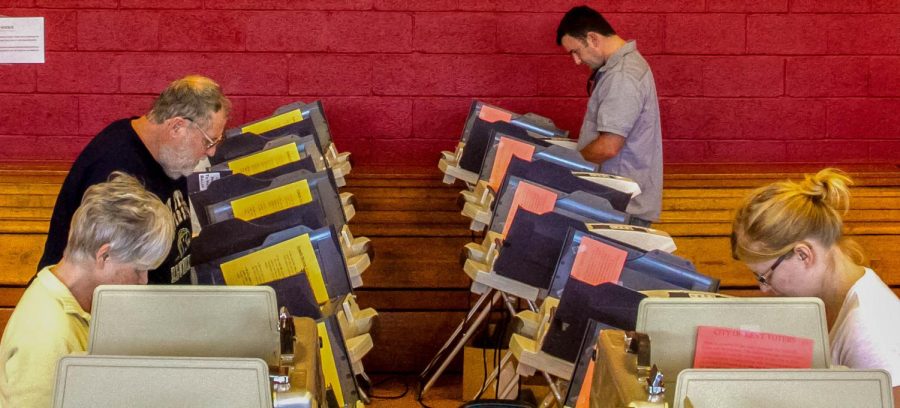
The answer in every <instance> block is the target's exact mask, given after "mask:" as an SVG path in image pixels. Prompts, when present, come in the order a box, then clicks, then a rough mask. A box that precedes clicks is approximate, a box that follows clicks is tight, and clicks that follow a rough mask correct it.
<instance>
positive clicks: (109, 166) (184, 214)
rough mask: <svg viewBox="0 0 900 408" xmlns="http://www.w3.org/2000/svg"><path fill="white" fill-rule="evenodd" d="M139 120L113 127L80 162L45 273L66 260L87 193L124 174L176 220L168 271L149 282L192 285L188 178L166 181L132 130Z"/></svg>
mask: <svg viewBox="0 0 900 408" xmlns="http://www.w3.org/2000/svg"><path fill="white" fill-rule="evenodd" d="M133 119H135V118H129V119H122V120H118V121H115V122H113V123H112V124H110V125H109V126H107V127H106V129H103V130H102V131H101V132H100V133H99V134H98V135H97V136H96V137H94V139H93V140H91V142H90V143H88V145H87V146H85V148H84V150H82V151H81V154H79V155H78V158H77V159H75V163H73V164H72V169H71V170H69V175H68V176H66V180H65V181H64V182H63V185H62V189H60V191H59V196H58V197H57V198H56V205H55V206H54V207H53V216H51V218H50V231H49V232H48V233H47V243H46V244H45V246H44V255H43V256H42V257H41V261H40V262H39V263H38V270H39V271H40V270H41V269H42V268H43V267H45V266H48V265H53V264H56V263H58V262H59V260H60V259H62V255H63V251H64V250H65V248H66V243H67V241H68V237H69V226H70V224H71V222H72V216H73V215H74V214H75V210H77V209H78V206H79V205H80V204H81V197H82V196H83V195H84V191H85V190H87V188H88V187H90V186H91V185H94V184H97V183H102V182H104V181H107V180H108V179H109V175H110V173H112V172H113V171H116V170H118V171H122V172H125V173H128V174H130V175H132V176H134V177H135V178H137V179H138V180H140V181H141V182H142V183H143V184H144V187H146V188H147V190H149V191H150V192H152V193H154V194H156V195H157V196H158V197H159V198H160V200H162V201H163V202H164V203H166V205H167V206H168V207H169V209H170V210H172V213H173V214H174V217H175V240H174V242H172V249H171V250H170V251H169V255H168V256H167V257H166V260H165V261H164V262H163V263H162V265H160V266H159V268H157V269H156V270H153V271H150V272H149V273H148V274H147V276H148V280H149V282H150V283H189V282H190V273H188V272H190V265H191V255H190V243H191V219H190V212H189V209H188V203H187V181H186V179H185V178H184V177H179V178H178V179H177V180H172V179H171V178H169V176H167V175H166V173H165V172H164V171H163V169H162V166H160V165H159V163H157V161H156V159H154V158H153V156H152V155H151V154H150V151H148V150H147V147H146V146H144V143H143V142H142V141H141V139H140V138H139V137H138V134H137V133H136V132H135V131H134V129H133V128H132V127H131V121H132V120H133Z"/></svg>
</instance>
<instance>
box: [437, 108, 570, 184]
mask: <svg viewBox="0 0 900 408" xmlns="http://www.w3.org/2000/svg"><path fill="white" fill-rule="evenodd" d="M497 127H505V128H506V129H507V131H508V132H514V130H510V127H514V128H517V129H521V130H522V131H523V132H524V133H521V134H530V135H532V136H534V137H539V138H549V139H555V140H560V142H562V143H565V142H571V141H569V140H568V132H567V131H564V130H561V129H559V128H557V127H556V126H555V125H553V122H552V121H550V120H549V119H546V118H542V117H540V116H538V115H534V114H530V115H519V114H516V113H513V112H510V111H508V110H506V109H503V108H499V107H496V106H492V105H488V104H485V103H484V102H481V101H477V100H475V101H472V105H471V107H470V108H469V114H468V115H467V117H466V123H465V126H464V128H463V132H462V135H461V136H460V141H459V143H458V144H457V147H456V150H455V151H453V152H448V151H444V152H441V159H440V161H439V163H438V168H439V169H440V170H441V172H443V173H444V183H446V184H453V182H455V181H456V180H463V181H464V182H466V183H467V184H469V185H474V184H475V183H476V182H477V181H478V173H479V172H480V170H481V165H482V162H483V161H484V155H485V153H486V151H487V148H488V146H487V145H488V143H489V142H490V140H491V134H492V131H493V130H494V129H495V128H497ZM570 146H571V145H570Z"/></svg>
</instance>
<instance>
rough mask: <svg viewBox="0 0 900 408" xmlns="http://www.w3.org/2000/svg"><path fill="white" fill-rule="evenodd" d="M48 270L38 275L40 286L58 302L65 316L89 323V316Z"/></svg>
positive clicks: (45, 269)
mask: <svg viewBox="0 0 900 408" xmlns="http://www.w3.org/2000/svg"><path fill="white" fill-rule="evenodd" d="M54 266H55V265H54ZM50 268H52V267H46V268H44V269H43V270H42V271H41V272H40V273H39V274H38V277H37V278H38V280H39V281H40V282H41V284H42V285H44V287H45V288H47V291H49V292H50V293H51V294H52V295H53V297H55V298H56V299H57V300H58V301H59V303H60V305H62V308H63V311H64V312H66V314H73V315H76V316H78V317H80V318H82V319H84V321H87V322H89V321H91V314H90V313H88V312H85V311H84V309H82V308H81V305H80V304H79V303H78V300H76V299H75V296H73V295H72V292H71V291H70V290H69V288H68V287H66V285H65V284H63V283H62V281H60V280H59V278H57V277H56V275H54V274H53V272H51V271H50Z"/></svg>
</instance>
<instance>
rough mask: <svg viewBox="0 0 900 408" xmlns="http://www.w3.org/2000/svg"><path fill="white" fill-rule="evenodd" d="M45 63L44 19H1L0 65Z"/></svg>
mask: <svg viewBox="0 0 900 408" xmlns="http://www.w3.org/2000/svg"><path fill="white" fill-rule="evenodd" d="M42 63H44V18H43V17H0V64H42Z"/></svg>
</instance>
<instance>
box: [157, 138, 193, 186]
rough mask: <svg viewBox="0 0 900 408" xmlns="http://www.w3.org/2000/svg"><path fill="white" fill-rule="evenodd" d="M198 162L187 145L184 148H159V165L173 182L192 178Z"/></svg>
mask: <svg viewBox="0 0 900 408" xmlns="http://www.w3.org/2000/svg"><path fill="white" fill-rule="evenodd" d="M197 163H199V160H196V159H195V158H194V157H193V156H192V155H191V153H190V146H188V145H187V144H186V143H184V144H182V146H169V145H162V146H160V147H159V164H160V166H162V168H163V171H165V172H166V175H167V176H169V178H171V179H172V180H176V179H178V178H180V177H187V176H190V175H191V173H193V172H194V168H195V167H197Z"/></svg>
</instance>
